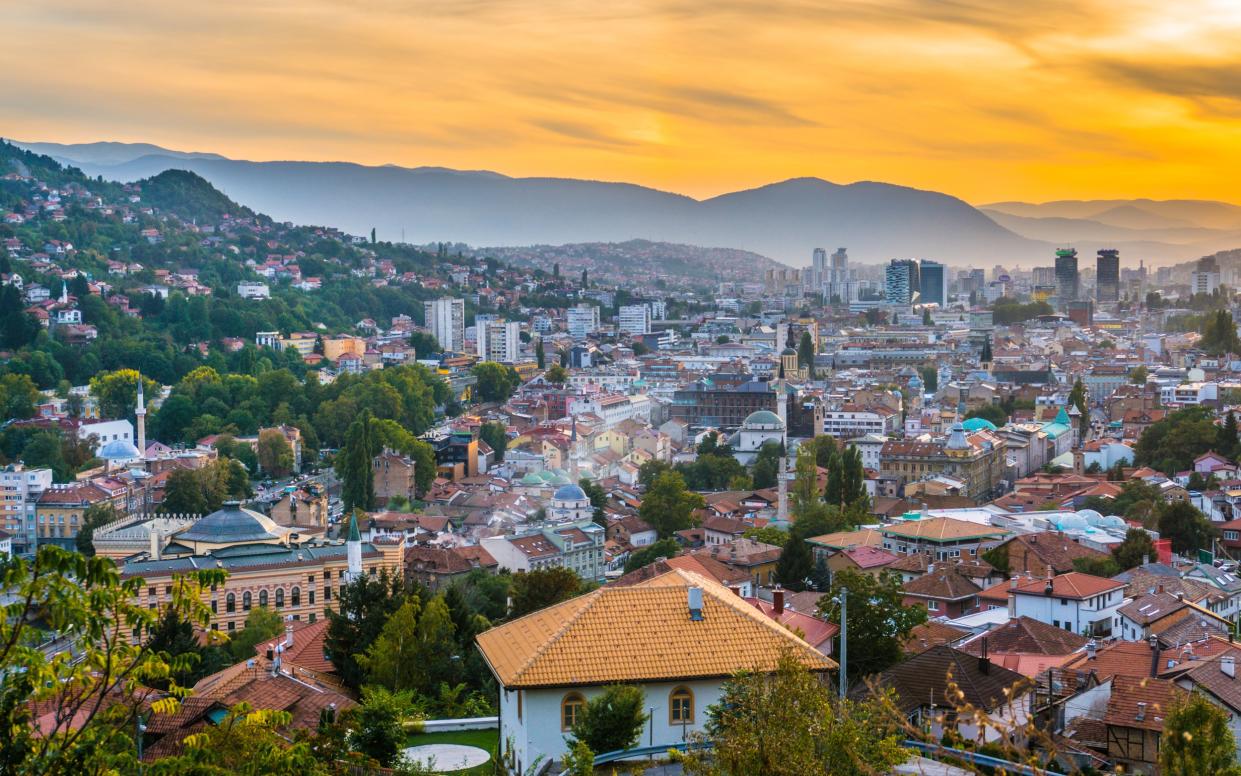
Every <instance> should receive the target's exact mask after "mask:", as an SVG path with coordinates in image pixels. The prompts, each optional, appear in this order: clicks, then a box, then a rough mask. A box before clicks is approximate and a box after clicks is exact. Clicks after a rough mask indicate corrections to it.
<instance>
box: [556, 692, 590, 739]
mask: <svg viewBox="0 0 1241 776" xmlns="http://www.w3.org/2000/svg"><path fill="white" fill-rule="evenodd" d="M585 710H586V699H585V698H583V697H582V695H581V693H576V692H571V693H569V694H568V695H566V696H564V700H562V701H561V702H560V729H561V730H563V731H569V730H572V729H573V726H574V725H575V724H577V721H578V720H579V719H581V716H582V712H583V711H585Z"/></svg>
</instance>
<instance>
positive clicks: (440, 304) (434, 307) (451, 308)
mask: <svg viewBox="0 0 1241 776" xmlns="http://www.w3.org/2000/svg"><path fill="white" fill-rule="evenodd" d="M422 306H423V313H424V315H425V316H426V317H425V319H424V320H426V325H427V329H429V330H430V331H431V334H433V335H434V336H435V339H436V341H437V342H439V344H440V348H441V349H442V350H445V351H449V352H453V353H460V352H461V351H463V350H464V349H465V300H464V299H435V300H432V301H429V302H423V303H422ZM420 355H421V354H420Z"/></svg>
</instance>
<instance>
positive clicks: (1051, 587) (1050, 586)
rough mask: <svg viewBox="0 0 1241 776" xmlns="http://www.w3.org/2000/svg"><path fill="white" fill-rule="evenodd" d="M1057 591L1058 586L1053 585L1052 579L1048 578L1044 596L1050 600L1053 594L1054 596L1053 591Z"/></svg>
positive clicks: (1044, 587)
mask: <svg viewBox="0 0 1241 776" xmlns="http://www.w3.org/2000/svg"><path fill="white" fill-rule="evenodd" d="M1055 589H1056V586H1055V585H1054V584H1052V581H1051V579H1050V578H1048V580H1047V584H1046V585H1044V586H1043V595H1045V596H1047V597H1049V598H1050V597H1051V594H1052V591H1053V590H1055Z"/></svg>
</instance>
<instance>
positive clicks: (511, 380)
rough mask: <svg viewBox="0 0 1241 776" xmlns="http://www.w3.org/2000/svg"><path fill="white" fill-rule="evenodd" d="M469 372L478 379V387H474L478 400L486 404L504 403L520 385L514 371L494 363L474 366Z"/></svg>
mask: <svg viewBox="0 0 1241 776" xmlns="http://www.w3.org/2000/svg"><path fill="white" fill-rule="evenodd" d="M470 371H471V372H472V373H473V374H474V377H475V378H477V379H478V385H476V386H474V387H475V390H476V392H477V394H478V396H479V398H481V399H482V400H483V401H486V402H506V401H508V398H509V397H510V396H512V395H513V391H516V390H517V386H519V385H521V378H520V377H518V376H517V371H516V370H515V369H513V368H512V367H511V366H505V365H504V364H497V363H496V362H495V361H484V362H482V363H481V364H475V365H474V368H473V369H471V370H470Z"/></svg>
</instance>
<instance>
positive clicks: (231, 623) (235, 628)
mask: <svg viewBox="0 0 1241 776" xmlns="http://www.w3.org/2000/svg"><path fill="white" fill-rule="evenodd" d="M228 629H229V630H237V623H235V622H230V623H229V624H228Z"/></svg>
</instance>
